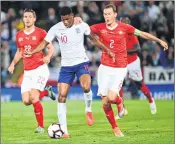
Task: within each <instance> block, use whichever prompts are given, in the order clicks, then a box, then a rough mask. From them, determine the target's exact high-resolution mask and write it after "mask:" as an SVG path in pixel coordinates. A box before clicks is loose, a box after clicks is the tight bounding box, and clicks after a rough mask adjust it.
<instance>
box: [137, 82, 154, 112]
mask: <svg viewBox="0 0 175 144" xmlns="http://www.w3.org/2000/svg"><path fill="white" fill-rule="evenodd" d="M135 83H136V86H137V88H138V89H139V90H141V91H142V92H143V94H144V95H145V96H146V97H147V99H148V101H149V105H150V110H151V113H152V114H156V112H157V108H156V104H155V101H154V99H153V97H152V96H151V93H150V91H149V88H148V87H147V86H146V85H145V84H144V83H143V82H142V81H135Z"/></svg>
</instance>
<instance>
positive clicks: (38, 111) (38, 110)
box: [30, 89, 44, 133]
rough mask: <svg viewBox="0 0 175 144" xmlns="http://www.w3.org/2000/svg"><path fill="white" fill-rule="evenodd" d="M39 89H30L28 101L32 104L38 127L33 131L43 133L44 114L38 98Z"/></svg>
mask: <svg viewBox="0 0 175 144" xmlns="http://www.w3.org/2000/svg"><path fill="white" fill-rule="evenodd" d="M39 96H40V91H39V90H37V89H31V90H30V101H31V102H32V104H33V108H34V113H35V117H36V120H37V123H38V127H37V128H36V130H35V133H44V115H43V106H42V104H41V102H40V99H39Z"/></svg>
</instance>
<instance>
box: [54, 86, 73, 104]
mask: <svg viewBox="0 0 175 144" xmlns="http://www.w3.org/2000/svg"><path fill="white" fill-rule="evenodd" d="M57 88H58V94H59V95H58V101H65V100H66V98H67V95H68V92H69V89H70V85H69V84H67V83H58V84H57Z"/></svg>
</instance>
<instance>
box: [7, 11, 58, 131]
mask: <svg viewBox="0 0 175 144" xmlns="http://www.w3.org/2000/svg"><path fill="white" fill-rule="evenodd" d="M23 21H24V24H25V28H24V29H23V30H20V31H19V32H17V34H16V43H17V52H16V54H15V57H14V59H13V61H12V63H11V65H10V66H9V68H8V71H9V72H10V73H13V71H14V68H15V65H16V64H17V63H18V62H19V60H20V59H21V58H23V64H24V78H23V81H22V84H21V94H22V101H23V103H24V104H25V105H26V106H28V105H31V104H32V105H33V108H34V113H35V116H36V120H37V123H38V127H37V128H36V130H35V133H44V121H43V107H42V104H41V102H40V99H41V98H43V97H44V96H49V97H50V98H51V99H53V100H55V94H54V93H53V91H52V87H50V86H49V87H47V88H46V89H45V90H44V87H45V85H46V82H47V80H48V78H49V70H48V67H47V65H46V64H45V63H49V61H50V58H51V56H52V55H53V46H52V44H49V45H48V47H47V48H48V55H47V56H45V57H44V55H43V52H42V51H40V52H39V53H36V54H34V55H32V56H27V55H25V52H26V51H31V50H33V49H34V48H35V47H36V46H37V45H38V44H39V43H40V42H41V41H42V40H43V39H44V37H45V36H46V32H45V31H44V30H43V29H40V28H38V27H35V21H36V14H35V11H33V10H32V9H25V10H24V14H23Z"/></svg>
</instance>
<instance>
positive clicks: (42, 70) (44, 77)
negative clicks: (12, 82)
mask: <svg viewBox="0 0 175 144" xmlns="http://www.w3.org/2000/svg"><path fill="white" fill-rule="evenodd" d="M48 78H49V69H48V66H47V65H46V64H44V65H42V66H40V67H38V68H37V69H35V70H33V71H32V83H31V89H36V90H38V91H43V90H44V87H45V86H46V83H47V81H48Z"/></svg>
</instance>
